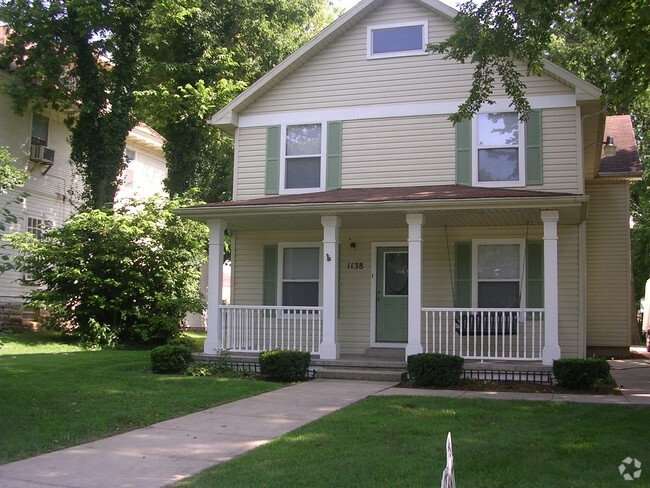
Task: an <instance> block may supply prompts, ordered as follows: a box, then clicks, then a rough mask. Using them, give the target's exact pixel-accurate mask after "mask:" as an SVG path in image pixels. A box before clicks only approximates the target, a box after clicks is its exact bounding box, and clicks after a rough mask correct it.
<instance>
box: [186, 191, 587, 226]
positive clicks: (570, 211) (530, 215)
mask: <svg viewBox="0 0 650 488" xmlns="http://www.w3.org/2000/svg"><path fill="white" fill-rule="evenodd" d="M588 201H589V197H587V196H583V195H576V194H572V193H555V192H542V191H532V190H518V189H506V188H477V187H468V186H462V185H438V186H412V187H391V188H348V189H338V190H331V191H325V192H318V193H306V194H300V195H280V196H273V197H266V198H257V199H251V200H238V201H229V202H215V203H208V204H204V205H198V206H193V207H185V208H181V209H178V210H177V213H178V214H179V215H182V216H184V217H188V218H191V219H194V220H199V221H203V222H206V221H208V220H210V219H223V220H226V221H227V227H228V228H229V229H231V230H278V229H320V228H322V226H321V221H320V217H321V216H323V215H333V216H339V217H341V227H342V228H356V229H362V228H396V227H406V225H407V224H406V221H405V215H406V214H409V213H422V214H424V215H425V226H432V227H442V226H448V227H474V226H507V225H527V224H530V225H540V224H541V218H540V211H542V210H559V212H560V223H561V224H573V223H579V222H581V221H582V220H584V219H585V218H586V214H587V203H588Z"/></svg>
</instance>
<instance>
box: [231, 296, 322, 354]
mask: <svg viewBox="0 0 650 488" xmlns="http://www.w3.org/2000/svg"><path fill="white" fill-rule="evenodd" d="M220 309H221V324H222V337H221V340H222V344H223V347H224V348H225V349H229V350H231V351H234V352H261V351H270V350H273V349H290V350H294V351H305V352H311V353H318V350H319V346H320V343H321V342H322V340H323V308H322V307H267V306H253V305H222V306H221V307H220Z"/></svg>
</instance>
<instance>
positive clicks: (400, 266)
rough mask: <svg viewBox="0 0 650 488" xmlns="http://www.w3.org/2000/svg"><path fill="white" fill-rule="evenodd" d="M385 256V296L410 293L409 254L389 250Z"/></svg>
mask: <svg viewBox="0 0 650 488" xmlns="http://www.w3.org/2000/svg"><path fill="white" fill-rule="evenodd" d="M384 256H385V257H384V296H406V295H408V285H409V263H408V254H407V253H405V252H400V253H395V252H391V253H389V252H387V253H386V254H385V255H384Z"/></svg>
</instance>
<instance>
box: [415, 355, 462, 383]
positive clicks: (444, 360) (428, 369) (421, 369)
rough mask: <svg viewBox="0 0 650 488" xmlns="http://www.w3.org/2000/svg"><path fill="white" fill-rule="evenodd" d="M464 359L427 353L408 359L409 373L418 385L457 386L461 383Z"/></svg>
mask: <svg viewBox="0 0 650 488" xmlns="http://www.w3.org/2000/svg"><path fill="white" fill-rule="evenodd" d="M463 363H464V359H463V358H462V357H460V356H450V355H446V354H437V353H427V354H414V355H412V356H409V357H408V358H407V365H406V368H407V371H408V372H409V375H410V377H411V378H412V379H413V381H415V383H416V384H417V385H421V386H442V387H445V386H455V385H457V384H459V383H460V378H461V375H462V373H463Z"/></svg>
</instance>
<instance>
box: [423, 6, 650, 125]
mask: <svg viewBox="0 0 650 488" xmlns="http://www.w3.org/2000/svg"><path fill="white" fill-rule="evenodd" d="M574 21H576V22H580V24H581V26H582V27H583V28H584V29H585V30H586V31H588V32H589V33H590V34H591V35H593V36H594V37H595V38H601V39H603V40H606V41H607V42H603V43H602V44H599V47H600V49H601V50H602V54H603V55H604V56H605V58H615V59H616V63H617V65H618V70H617V71H616V73H615V76H612V77H611V78H610V79H609V80H607V81H608V83H607V84H606V86H604V88H605V92H606V94H607V95H608V96H609V97H611V98H613V99H615V100H616V101H617V103H619V104H628V103H630V102H631V101H632V100H633V99H634V98H636V97H637V96H639V95H640V94H642V93H644V92H645V91H646V90H647V89H648V86H650V57H648V55H647V53H648V52H650V29H648V25H650V2H647V1H642V0H620V1H617V2H611V1H609V0H577V1H571V0H548V1H544V2H539V1H537V0H486V1H485V2H484V3H482V4H481V5H480V6H477V5H475V4H474V3H473V2H471V1H470V2H467V3H464V4H462V5H461V6H460V13H459V15H458V16H457V17H456V27H457V30H456V32H455V33H454V34H453V35H452V36H450V37H449V38H448V39H447V40H445V41H442V42H439V43H435V44H432V45H430V46H429V47H428V49H429V50H430V51H432V52H437V53H443V54H445V59H454V60H457V61H460V62H463V63H464V62H467V61H471V62H473V63H475V68H474V79H473V83H472V88H471V91H470V93H469V96H468V97H467V99H466V101H465V102H464V103H463V104H462V105H461V106H460V107H459V110H458V112H457V113H456V114H453V115H452V117H451V120H453V121H454V122H458V121H460V120H463V119H467V118H471V117H472V115H474V114H475V113H477V111H478V110H479V109H480V107H481V106H482V105H483V104H485V103H488V104H489V103H491V101H490V96H491V95H492V92H493V89H494V85H495V83H496V82H497V81H498V82H499V83H500V84H502V85H503V86H504V88H505V91H506V93H507V95H508V96H509V97H510V98H511V100H512V104H513V106H514V108H515V110H516V111H517V112H518V113H519V115H520V116H521V117H522V118H525V116H526V113H527V112H528V111H529V110H530V104H529V103H528V101H527V99H526V96H525V89H526V87H525V85H524V83H523V81H522V76H523V75H535V74H540V73H541V71H542V68H543V59H542V58H543V57H544V56H545V55H546V54H548V49H549V46H550V45H551V43H552V41H553V33H554V32H556V30H557V29H558V26H561V25H563V24H565V23H566V22H574ZM517 60H520V61H521V62H523V63H525V64H524V67H523V68H522V67H521V66H518V64H517ZM605 67H606V66H602V67H601V68H605ZM610 75H613V74H612V73H610Z"/></svg>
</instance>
